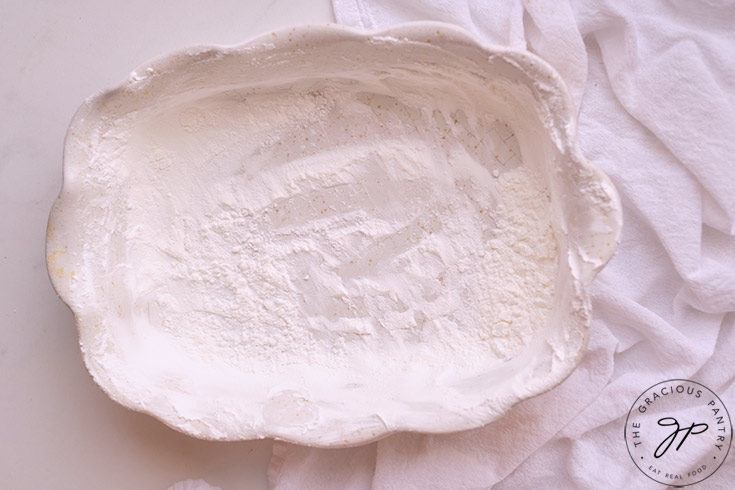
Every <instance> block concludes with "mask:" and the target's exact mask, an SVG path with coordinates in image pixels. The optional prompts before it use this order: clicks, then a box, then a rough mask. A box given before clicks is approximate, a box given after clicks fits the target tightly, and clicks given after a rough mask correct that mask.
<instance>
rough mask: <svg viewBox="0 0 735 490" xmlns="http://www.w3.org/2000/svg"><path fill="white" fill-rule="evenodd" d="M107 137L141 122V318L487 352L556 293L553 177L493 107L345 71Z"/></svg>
mask: <svg viewBox="0 0 735 490" xmlns="http://www.w3.org/2000/svg"><path fill="white" fill-rule="evenodd" d="M274 100H275V101H276V102H274ZM325 135H327V136H325ZM107 138H108V139H111V140H113V141H118V140H127V139H130V143H129V144H128V147H127V150H126V151H127V152H128V158H129V167H130V168H131V171H130V174H129V175H128V177H127V178H128V179H129V182H130V184H131V186H132V189H133V193H132V194H131V195H130V196H129V199H128V201H127V203H126V204H127V206H126V208H127V209H128V211H127V214H126V217H125V225H124V234H125V240H126V244H127V245H126V246H127V250H128V252H127V255H126V257H125V259H124V264H123V265H122V267H123V269H122V271H123V272H122V274H123V276H124V279H123V280H124V282H125V284H126V285H127V286H128V288H129V293H130V295H131V296H132V298H133V301H134V311H135V312H136V318H137V319H136V321H137V322H150V325H151V326H150V327H142V328H154V329H160V330H161V331H163V332H166V334H168V335H170V336H171V337H173V338H174V339H175V341H176V342H179V343H180V345H182V346H184V347H185V348H186V349H188V350H189V352H191V353H192V355H195V356H200V357H201V356H202V355H206V356H211V357H212V358H213V359H216V358H220V359H225V360H227V361H228V362H230V363H232V364H233V365H237V366H239V367H241V368H242V369H247V370H253V371H255V370H258V369H268V370H277V369H278V366H282V365H284V364H285V365H287V364H312V365H313V364H316V365H320V364H321V365H325V366H335V367H336V366H342V365H347V364H350V363H352V364H353V365H354V364H355V363H358V364H360V365H364V366H368V367H369V366H379V365H384V364H393V365H395V366H396V367H401V366H408V365H415V364H416V363H420V364H426V365H429V366H437V367H440V366H447V365H464V366H468V365H469V366H471V365H474V364H477V363H478V362H480V361H483V360H487V359H488V358H489V357H496V358H498V359H510V358H512V357H513V356H514V354H515V353H517V351H518V349H519V348H521V347H522V346H524V345H525V344H526V343H527V342H528V341H529V339H530V338H531V337H532V336H533V334H534V332H535V331H536V330H538V329H539V328H542V327H543V325H544V322H545V320H546V317H547V315H548V313H549V311H550V308H551V305H552V298H553V294H554V288H553V285H554V281H553V278H554V274H555V271H556V267H557V262H556V261H557V248H556V242H555V240H554V236H553V232H552V229H551V224H550V221H549V196H548V193H547V189H546V188H545V186H544V185H543V183H542V182H541V179H540V178H539V177H538V176H537V175H536V172H535V171H534V170H533V169H531V168H529V167H528V166H526V165H521V164H520V160H519V159H518V158H517V156H516V155H517V154H518V151H519V150H518V144H517V141H516V138H515V136H514V135H513V133H512V131H511V130H510V129H509V128H508V127H507V126H505V125H504V124H503V123H501V122H498V121H496V120H494V119H493V117H492V115H482V116H478V115H472V114H470V115H468V114H465V113H464V112H462V111H451V110H441V109H439V108H433V109H431V108H430V109H426V108H420V107H417V106H414V105H411V104H404V103H402V102H399V101H398V100H397V99H395V98H393V97H390V96H386V95H376V94H372V93H369V92H363V91H360V90H355V91H354V92H344V91H342V92H339V91H335V90H330V89H329V87H328V86H327V87H324V88H322V89H319V90H315V91H310V92H306V93H283V94H282V95H281V96H280V97H277V98H275V99H274V98H273V97H272V96H269V95H266V96H262V95H258V94H250V93H245V92H227V93H224V94H219V95H217V96H214V97H210V98H208V99H206V100H200V101H198V102H196V103H195V104H190V105H186V106H184V107H179V108H177V109H176V110H174V111H170V112H167V113H165V114H164V115H162V116H160V117H157V118H153V119H151V120H150V121H147V122H146V123H145V124H144V125H139V126H138V128H137V129H136V132H135V133H133V134H132V135H129V134H127V133H125V134H120V135H114V134H108V135H107ZM328 138H329V139H328ZM172 142H175V144H174V143H172ZM110 266H112V267H113V268H114V267H115V265H114V264H105V267H106V268H109V267H110ZM139 328H141V327H139ZM124 330H126V329H123V331H124ZM267 365H270V367H268V366H267ZM258 366H260V367H258Z"/></svg>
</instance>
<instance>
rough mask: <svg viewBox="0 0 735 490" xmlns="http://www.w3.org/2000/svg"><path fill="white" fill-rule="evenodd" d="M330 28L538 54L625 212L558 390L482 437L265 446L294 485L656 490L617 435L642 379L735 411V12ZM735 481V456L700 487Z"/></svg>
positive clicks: (417, 6) (607, 11)
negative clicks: (432, 32) (471, 40)
mask: <svg viewBox="0 0 735 490" xmlns="http://www.w3.org/2000/svg"><path fill="white" fill-rule="evenodd" d="M333 5H334V11H335V14H336V17H337V20H338V22H339V23H342V24H347V25H351V26H356V27H361V28H365V29H372V28H377V27H382V26H386V25H390V24H393V23H398V22H405V21H416V20H435V21H444V22H451V23H454V24H458V25H460V26H462V27H464V28H466V29H467V30H469V31H471V32H472V33H474V34H475V35H476V36H478V37H479V38H480V39H482V40H483V41H485V42H488V43H493V44H502V45H507V46H511V47H514V48H525V49H528V50H530V51H532V52H535V53H536V54H538V55H539V56H541V57H542V58H545V59H546V60H547V61H548V62H549V63H550V64H552V65H553V66H554V67H555V68H556V69H557V70H558V71H559V73H560V74H561V75H562V77H563V78H564V79H565V81H566V83H567V85H568V87H569V89H570V92H571V94H572V96H573V98H574V100H575V102H576V104H577V106H578V110H579V139H580V145H581V147H582V151H583V152H584V154H585V155H586V156H587V158H589V159H590V160H592V161H593V162H594V163H595V164H596V165H598V166H600V167H601V168H602V169H603V170H604V171H605V172H606V173H607V174H608V175H609V176H610V177H611V178H612V180H613V182H614V183H615V185H616V186H617V188H618V191H619V192H620V195H621V197H622V201H623V206H624V216H625V225H624V232H623V242H622V245H621V247H620V249H619V252H618V254H617V256H616V258H614V259H613V260H612V262H611V263H610V264H609V265H608V267H607V268H606V269H605V270H604V271H603V272H602V273H601V275H600V276H599V277H598V279H597V281H596V283H595V285H594V289H593V314H594V320H593V324H592V329H591V339H590V344H589V348H588V352H587V354H586V356H585V358H584V360H583V361H582V363H581V365H580V366H579V367H578V369H577V370H576V371H575V372H574V373H573V374H572V375H571V376H570V377H569V378H568V379H567V380H566V381H565V382H564V383H562V384H561V385H560V386H559V387H557V388H556V389H554V390H551V391H550V392H548V393H545V394H543V395H541V396H538V397H536V398H533V399H530V400H526V401H524V402H522V403H520V404H518V405H516V406H515V407H514V408H513V409H512V410H511V411H510V412H509V413H508V414H507V415H506V416H505V417H503V418H502V419H500V420H497V421H495V422H493V423H491V424H489V425H487V426H486V427H483V428H480V429H477V430H473V431H468V432H463V433H457V434H450V435H420V434H397V435H394V436H391V437H388V438H386V439H384V440H382V441H379V442H377V443H374V444H371V445H367V446H364V447H359V448H352V449H344V450H321V449H309V448H303V447H297V446H292V445H289V444H285V443H276V445H275V447H274V455H273V459H272V462H271V466H270V472H269V476H270V483H271V486H272V487H273V488H276V489H291V488H300V489H304V488H320V489H329V488H340V489H346V488H354V489H358V488H376V489H392V488H395V489H414V488H416V489H432V488H436V489H440V488H441V489H444V488H489V487H493V486H495V487H496V488H499V489H505V488H508V489H511V488H532V487H543V488H590V489H600V488H662V486H661V485H660V484H658V483H656V482H654V481H652V480H650V479H648V478H646V477H645V476H644V475H643V474H642V473H641V472H639V471H638V470H637V469H636V468H635V467H634V465H633V463H632V461H631V459H630V456H629V454H628V452H627V450H626V445H625V441H624V438H623V427H624V423H625V418H626V415H627V412H628V410H629V409H630V407H631V404H632V403H633V401H634V400H635V399H636V398H637V397H638V395H639V394H640V393H641V392H643V390H645V389H646V388H647V387H649V386H651V385H653V384H655V383H658V382H661V381H664V380H667V379H672V378H687V379H693V380H696V381H699V382H701V383H703V384H705V385H707V386H708V387H710V388H711V389H712V390H714V391H715V392H716V393H718V394H719V396H720V398H721V399H722V401H723V402H724V403H725V405H726V406H729V407H731V411H732V410H734V409H735V387H733V380H734V379H735V362H733V361H732V359H733V354H735V313H733V311H735V238H734V237H733V234H735V192H733V186H734V185H735V165H733V163H732V159H733V155H735V136H734V135H735V99H734V98H733V94H735V84H734V82H733V81H734V80H735V56H733V53H735V29H733V26H735V3H733V2H732V1H725V0H721V1H718V0H709V1H694V0H680V1H668V2H655V1H651V2H632V1H629V2H621V1H617V0H615V1H613V0H606V1H597V0H594V1H586V2H585V1H566V0H528V1H525V2H521V1H518V0H516V1H513V0H509V1H498V0H456V1H455V0H333ZM733 481H735V458H734V457H731V458H730V460H729V461H727V462H726V463H725V464H724V465H723V466H722V467H721V468H720V469H719V471H718V472H717V473H715V475H713V477H712V478H710V479H708V480H706V481H704V482H702V483H700V484H698V485H697V486H696V488H702V489H705V488H726V487H727V483H728V482H729V483H730V484H732V482H733Z"/></svg>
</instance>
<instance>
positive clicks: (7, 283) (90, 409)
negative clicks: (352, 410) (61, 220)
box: [0, 0, 334, 490]
mask: <svg viewBox="0 0 735 490" xmlns="http://www.w3.org/2000/svg"><path fill="white" fill-rule="evenodd" d="M333 20H334V17H333V14H332V10H331V3H330V2H329V0H308V1H306V0H247V1H242V0H240V1H235V0H218V1H210V2H193V1H174V0H165V1H156V2H147V1H141V0H132V1H127V2H112V1H109V0H106V1H99V0H96V1H94V0H77V1H73V2H49V1H41V0H29V1H25V2H3V3H2V4H0V59H2V60H3V65H4V66H3V67H2V69H1V70H0V91H1V92H0V114H2V116H1V117H0V205H1V206H2V207H0V416H1V417H2V421H1V423H0V441H2V445H0V488H2V489H3V490H15V489H54V490H64V489H74V490H85V489H105V490H115V489H121V490H122V489H125V490H138V489H140V490H147V489H151V490H165V489H166V488H168V486H169V485H171V484H173V483H175V482H177V481H179V480H184V479H187V478H203V479H205V480H207V481H208V482H209V483H211V484H213V485H217V486H220V487H222V489H223V490H234V489H243V488H247V489H257V488H265V487H266V468H267V464H268V460H269V458H270V453H271V451H270V450H271V443H270V441H256V442H241V443H218V442H207V441H200V440H196V439H193V438H190V437H188V436H185V435H183V434H179V433H178V432H175V431H174V430H172V429H169V428H168V427H166V426H164V425H163V424H162V423H160V422H158V421H156V420H154V419H153V418H151V417H149V416H147V415H142V414H138V413H134V412H131V411H129V410H126V409H124V408H122V407H121V406H119V405H117V404H116V403H114V402H113V401H111V400H110V399H108V398H107V396H106V395H105V394H104V393H103V392H102V391H101V390H100V389H99V388H98V387H97V386H96V385H95V384H94V382H93V381H92V380H91V378H90V377H89V375H88V374H87V371H86V369H85V368H84V365H83V364H82V359H81V355H80V352H79V348H78V344H77V333H76V328H75V326H74V321H73V317H72V314H71V312H70V311H69V310H68V309H67V307H66V306H65V305H64V304H63V303H62V302H61V301H60V300H59V299H58V298H57V297H56V295H55V293H54V291H53V289H52V288H51V284H50V283H49V280H48V277H47V273H46V265H45V257H44V242H45V234H46V221H47V219H48V213H49V211H50V209H51V205H52V203H53V201H54V199H55V198H56V195H57V194H58V192H59V189H60V187H61V154H62V147H63V139H64V134H65V132H66V127H67V125H68V123H69V121H70V119H71V117H72V115H73V114H74V111H75V110H76V108H77V107H78V106H79V104H80V103H81V102H82V101H83V99H84V98H85V97H87V96H89V95H91V94H92V93H94V92H97V91H99V90H101V89H103V88H107V87H110V86H113V85H115V84H117V83H118V82H120V81H122V80H123V79H124V78H125V77H127V75H128V73H129V72H130V71H131V70H132V69H134V68H135V67H137V66H138V65H140V64H142V63H144V62H145V61H146V60H148V59H149V58H151V57H154V56H157V55H160V54H163V53H165V52H167V51H171V50H176V49H179V48H182V47H185V46H187V45H191V44H207V43H210V44H237V43H240V42H242V41H244V40H246V39H248V38H249V37H251V36H253V35H257V34H259V33H261V32H263V31H267V30H270V29H273V28H276V27H279V26H284V25H289V24H300V23H310V22H311V23H317V22H333Z"/></svg>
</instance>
